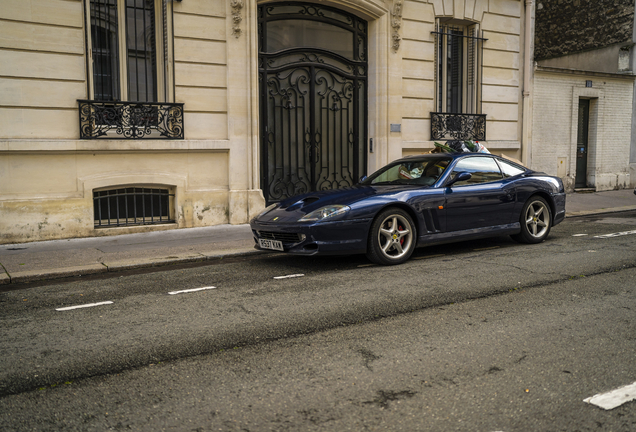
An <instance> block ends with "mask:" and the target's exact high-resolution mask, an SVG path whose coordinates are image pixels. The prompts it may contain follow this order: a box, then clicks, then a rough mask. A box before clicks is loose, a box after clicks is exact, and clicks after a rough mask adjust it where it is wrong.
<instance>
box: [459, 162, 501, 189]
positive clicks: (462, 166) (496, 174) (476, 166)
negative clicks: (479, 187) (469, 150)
mask: <svg viewBox="0 0 636 432" xmlns="http://www.w3.org/2000/svg"><path fill="white" fill-rule="evenodd" d="M460 172H469V173H471V174H472V177H471V178H470V179H468V180H466V181H463V182H457V183H455V186H460V185H466V184H476V183H487V182H491V181H497V180H501V179H502V175H501V171H500V170H499V166H498V165H497V162H495V160H494V159H493V158H491V157H467V158H464V159H462V160H460V161H459V162H457V165H455V168H453V172H452V174H451V177H453V178H454V177H455V176H456V175H457V174H458V173H460Z"/></svg>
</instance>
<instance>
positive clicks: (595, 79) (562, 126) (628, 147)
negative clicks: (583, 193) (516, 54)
mask: <svg viewBox="0 0 636 432" xmlns="http://www.w3.org/2000/svg"><path fill="white" fill-rule="evenodd" d="M535 20H536V22H535V38H534V41H535V45H534V60H535V65H536V66H535V69H534V79H533V83H534V87H533V122H532V138H531V149H532V150H531V155H530V157H529V162H530V164H531V166H532V167H533V168H536V169H539V170H542V171H545V172H547V173H550V174H553V175H558V176H559V177H562V178H563V179H564V181H565V184H566V187H567V189H568V190H573V189H593V190H597V191H602V190H612V189H622V188H627V187H632V186H633V185H634V184H635V183H636V140H635V139H634V137H633V127H632V124H633V119H634V112H635V111H634V109H633V105H634V77H635V76H634V70H635V69H634V40H635V39H634V2H633V1H631V0H558V1H557V0H538V1H537V5H536V18H535Z"/></svg>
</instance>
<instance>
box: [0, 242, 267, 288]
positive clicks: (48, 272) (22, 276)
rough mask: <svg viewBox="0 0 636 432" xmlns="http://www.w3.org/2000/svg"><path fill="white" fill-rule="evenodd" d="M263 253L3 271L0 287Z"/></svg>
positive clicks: (138, 260) (223, 254)
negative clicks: (9, 272)
mask: <svg viewBox="0 0 636 432" xmlns="http://www.w3.org/2000/svg"><path fill="white" fill-rule="evenodd" d="M263 253H266V252H262V251H258V250H256V249H254V250H240V251H228V252H225V253H218V252H210V253H201V254H199V255H181V256H171V257H166V258H144V259H137V260H127V261H114V262H111V263H96V264H87V265H82V266H75V267H62V268H56V269H42V270H31V271H23V272H17V273H13V275H10V274H8V273H7V272H6V271H5V272H4V273H3V274H0V285H8V284H21V283H29V282H36V281H43V280H51V279H63V278H68V277H78V276H86V275H93V274H98V273H115V272H121V271H127V270H135V269H142V268H150V267H162V266H168V265H175V264H187V263H194V262H203V261H212V260H221V259H223V258H235V257H241V256H249V255H256V254H263Z"/></svg>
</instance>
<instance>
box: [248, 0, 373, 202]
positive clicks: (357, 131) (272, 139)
mask: <svg viewBox="0 0 636 432" xmlns="http://www.w3.org/2000/svg"><path fill="white" fill-rule="evenodd" d="M366 41H367V23H366V22H365V21H363V20H361V19H359V18H357V17H355V16H353V15H349V14H346V13H344V12H342V11H339V10H336V9H331V8H328V7H324V6H319V5H315V4H303V3H279V4H268V5H264V6H260V7H259V79H260V97H261V100H260V104H261V105H260V106H261V131H260V132H261V187H262V189H263V193H264V195H265V199H266V200H267V202H268V203H271V202H276V201H280V200H281V199H284V198H287V197H290V196H293V195H296V194H299V193H304V192H309V191H313V190H328V189H336V188H340V187H345V186H351V185H353V184H355V183H356V182H357V181H358V179H359V177H360V176H361V175H364V173H365V172H366V135H367V133H366V124H367V62H366ZM300 45H303V46H300Z"/></svg>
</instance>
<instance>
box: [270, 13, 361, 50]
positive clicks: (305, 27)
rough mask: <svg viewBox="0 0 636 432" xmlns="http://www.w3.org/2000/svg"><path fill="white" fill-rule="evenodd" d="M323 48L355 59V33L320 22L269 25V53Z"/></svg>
mask: <svg viewBox="0 0 636 432" xmlns="http://www.w3.org/2000/svg"><path fill="white" fill-rule="evenodd" d="M300 47H302V48H307V47H311V48H322V49H325V50H328V51H331V52H335V53H337V54H340V55H341V56H343V57H346V58H348V59H352V60H353V59H354V53H353V33H352V32H350V31H348V30H345V29H343V28H340V27H336V26H334V25H331V24H327V23H322V22H318V21H308V20H295V19H289V20H277V21H270V22H269V23H267V52H277V51H281V50H284V49H289V48H300Z"/></svg>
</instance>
